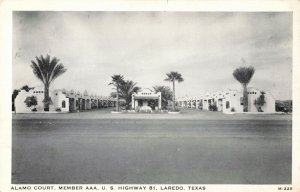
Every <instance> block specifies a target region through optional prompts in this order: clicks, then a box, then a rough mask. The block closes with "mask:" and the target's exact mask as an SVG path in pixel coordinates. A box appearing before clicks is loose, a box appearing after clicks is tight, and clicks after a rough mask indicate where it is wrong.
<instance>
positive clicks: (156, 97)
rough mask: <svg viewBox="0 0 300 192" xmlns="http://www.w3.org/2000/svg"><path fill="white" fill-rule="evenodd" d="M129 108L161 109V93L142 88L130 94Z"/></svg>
mask: <svg viewBox="0 0 300 192" xmlns="http://www.w3.org/2000/svg"><path fill="white" fill-rule="evenodd" d="M131 108H132V109H134V110H137V111H139V110H142V111H143V110H144V111H152V110H160V109H161V93H160V92H158V93H154V92H153V91H152V90H150V89H143V90H142V91H139V92H138V93H133V94H132V100H131Z"/></svg>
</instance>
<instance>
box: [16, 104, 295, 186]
mask: <svg viewBox="0 0 300 192" xmlns="http://www.w3.org/2000/svg"><path fill="white" fill-rule="evenodd" d="M291 120H292V119H291V116H290V115H259V116H257V115H245V114H239V115H238V114H236V115H225V114H222V113H214V112H200V111H195V110H184V111H182V113H181V114H180V115H170V114H150V115H149V114H110V113H109V110H98V111H88V112H82V113H71V114H34V115H33V114H17V115H13V122H12V123H13V124H12V125H13V130H12V136H13V138H12V144H13V148H12V183H27V184H29V183H30V184H37V183H43V184H58V183H69V184H75V183H77V184H79V183H80V184H92V183H95V184H103V183H107V184H110V183H114V184H125V183H126V184H129V183H130V184H142V183H144V184H154V183H155V184H160V183H163V184H187V183H189V184H201V183H202V184H203V183H204V184H288V183H291V161H292V152H291V150H292V138H291V136H292V135H291V134H292V133H291V132H292V123H291Z"/></svg>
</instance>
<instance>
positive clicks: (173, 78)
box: [165, 71, 183, 111]
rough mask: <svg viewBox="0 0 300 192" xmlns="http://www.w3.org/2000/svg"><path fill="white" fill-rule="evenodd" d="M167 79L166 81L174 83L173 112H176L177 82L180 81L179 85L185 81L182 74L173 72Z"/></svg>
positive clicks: (168, 74)
mask: <svg viewBox="0 0 300 192" xmlns="http://www.w3.org/2000/svg"><path fill="white" fill-rule="evenodd" d="M166 75H167V78H166V79H165V81H170V82H172V83H173V111H175V81H178V83H180V82H182V81H183V78H182V77H181V74H180V73H178V72H174V71H171V72H170V73H167V74H166Z"/></svg>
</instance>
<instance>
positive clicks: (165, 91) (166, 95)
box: [153, 85, 173, 109]
mask: <svg viewBox="0 0 300 192" xmlns="http://www.w3.org/2000/svg"><path fill="white" fill-rule="evenodd" d="M153 89H154V92H155V93H158V92H161V105H162V108H163V109H166V108H167V105H168V101H172V97H173V93H172V91H171V89H170V88H169V87H167V86H159V85H156V86H154V87H153Z"/></svg>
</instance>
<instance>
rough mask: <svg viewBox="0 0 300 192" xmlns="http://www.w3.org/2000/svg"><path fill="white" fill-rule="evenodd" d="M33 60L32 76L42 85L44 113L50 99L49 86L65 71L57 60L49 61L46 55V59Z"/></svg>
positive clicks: (54, 58) (41, 57)
mask: <svg viewBox="0 0 300 192" xmlns="http://www.w3.org/2000/svg"><path fill="white" fill-rule="evenodd" d="M35 58H36V61H33V60H32V61H31V68H32V69H33V74H34V75H35V76H36V77H37V78H38V79H39V80H41V81H42V82H43V84H44V100H43V103H44V111H49V104H50V102H51V98H50V97H49V88H50V84H51V83H52V82H53V81H54V80H55V79H56V78H57V77H59V76H60V75H62V74H63V73H65V72H66V71H67V70H66V68H65V67H64V66H63V64H61V63H59V59H57V58H56V57H53V58H52V59H51V58H50V56H49V55H48V54H47V56H46V57H43V56H42V55H41V56H40V57H35Z"/></svg>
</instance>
